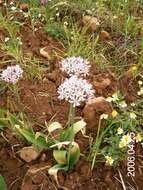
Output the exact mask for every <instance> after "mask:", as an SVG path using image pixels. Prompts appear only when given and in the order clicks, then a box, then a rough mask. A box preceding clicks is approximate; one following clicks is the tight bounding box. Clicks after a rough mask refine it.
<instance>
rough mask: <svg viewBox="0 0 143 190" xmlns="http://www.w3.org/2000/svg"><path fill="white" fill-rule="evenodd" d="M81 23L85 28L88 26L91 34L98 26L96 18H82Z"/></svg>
mask: <svg viewBox="0 0 143 190" xmlns="http://www.w3.org/2000/svg"><path fill="white" fill-rule="evenodd" d="M82 23H83V25H85V26H89V28H90V29H91V30H92V32H95V31H96V29H97V27H98V26H99V22H98V20H97V18H96V17H92V16H83V19H82Z"/></svg>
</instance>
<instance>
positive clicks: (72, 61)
mask: <svg viewBox="0 0 143 190" xmlns="http://www.w3.org/2000/svg"><path fill="white" fill-rule="evenodd" d="M89 69H90V64H89V62H88V61H87V60H85V59H83V58H82V57H67V58H66V59H64V60H63V61H62V62H61V70H62V71H63V72H66V73H67V74H69V75H70V76H72V75H77V76H87V75H88V73H89Z"/></svg>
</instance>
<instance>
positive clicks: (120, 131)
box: [117, 127, 123, 135]
mask: <svg viewBox="0 0 143 190" xmlns="http://www.w3.org/2000/svg"><path fill="white" fill-rule="evenodd" d="M117 133H118V134H119V135H120V134H122V133H123V129H122V128H121V127H119V128H118V129H117Z"/></svg>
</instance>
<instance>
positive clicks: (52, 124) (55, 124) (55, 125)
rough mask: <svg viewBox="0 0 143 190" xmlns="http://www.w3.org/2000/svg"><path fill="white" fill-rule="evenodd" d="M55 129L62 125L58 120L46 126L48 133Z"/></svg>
mask: <svg viewBox="0 0 143 190" xmlns="http://www.w3.org/2000/svg"><path fill="white" fill-rule="evenodd" d="M57 129H62V125H61V124H60V123H59V122H53V123H51V124H50V125H49V126H48V131H49V133H52V132H53V131H55V130H57Z"/></svg>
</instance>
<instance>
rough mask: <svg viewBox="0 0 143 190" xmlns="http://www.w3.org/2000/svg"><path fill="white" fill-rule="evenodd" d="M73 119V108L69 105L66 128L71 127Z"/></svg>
mask: <svg viewBox="0 0 143 190" xmlns="http://www.w3.org/2000/svg"><path fill="white" fill-rule="evenodd" d="M74 117H75V107H73V104H70V109H69V116H68V128H69V127H70V126H73V124H74Z"/></svg>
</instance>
